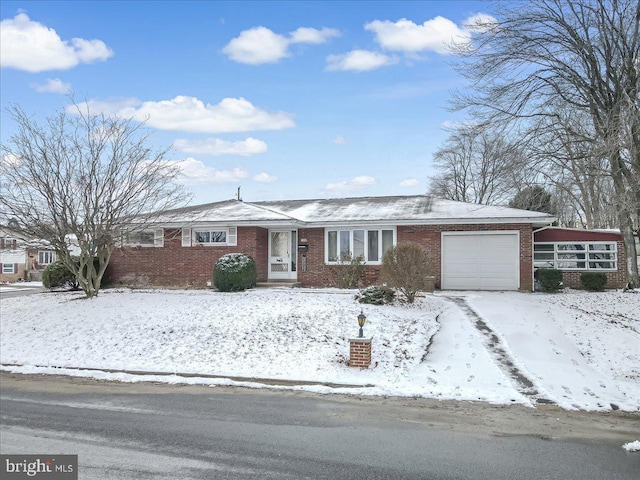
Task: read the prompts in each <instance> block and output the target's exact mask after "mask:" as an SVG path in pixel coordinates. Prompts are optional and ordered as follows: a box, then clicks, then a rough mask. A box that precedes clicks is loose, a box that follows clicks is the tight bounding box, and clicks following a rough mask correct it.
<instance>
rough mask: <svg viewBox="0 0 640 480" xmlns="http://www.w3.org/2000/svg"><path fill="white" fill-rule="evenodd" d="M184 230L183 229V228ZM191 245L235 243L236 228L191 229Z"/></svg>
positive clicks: (236, 237) (236, 239)
mask: <svg viewBox="0 0 640 480" xmlns="http://www.w3.org/2000/svg"><path fill="white" fill-rule="evenodd" d="M183 232H184V230H183ZM192 238H193V242H192V244H193V245H237V243H238V229H237V228H236V227H227V228H202V227H196V228H193V229H192ZM183 245H184V241H183Z"/></svg>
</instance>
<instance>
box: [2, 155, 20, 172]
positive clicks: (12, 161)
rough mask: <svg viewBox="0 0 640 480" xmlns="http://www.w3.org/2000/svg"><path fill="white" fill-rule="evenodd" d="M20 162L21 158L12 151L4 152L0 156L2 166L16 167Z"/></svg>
mask: <svg viewBox="0 0 640 480" xmlns="http://www.w3.org/2000/svg"><path fill="white" fill-rule="evenodd" d="M21 164H22V160H21V158H20V157H19V156H17V155H16V154H14V153H5V154H4V155H2V156H0V167H2V168H17V167H19V166H20V165H21Z"/></svg>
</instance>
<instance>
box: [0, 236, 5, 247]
mask: <svg viewBox="0 0 640 480" xmlns="http://www.w3.org/2000/svg"><path fill="white" fill-rule="evenodd" d="M0 248H4V238H0Z"/></svg>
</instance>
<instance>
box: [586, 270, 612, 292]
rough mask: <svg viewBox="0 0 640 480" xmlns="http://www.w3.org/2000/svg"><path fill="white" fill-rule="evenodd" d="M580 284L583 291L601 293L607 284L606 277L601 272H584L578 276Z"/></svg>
mask: <svg viewBox="0 0 640 480" xmlns="http://www.w3.org/2000/svg"><path fill="white" fill-rule="evenodd" d="M580 284H581V285H582V288H584V289H585V290H591V291H594V292H601V291H602V290H604V286H605V285H606V284H607V276H606V275H605V274H604V273H602V272H585V273H582V274H581V275H580Z"/></svg>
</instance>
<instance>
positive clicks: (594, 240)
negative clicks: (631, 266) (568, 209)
mask: <svg viewBox="0 0 640 480" xmlns="http://www.w3.org/2000/svg"><path fill="white" fill-rule="evenodd" d="M625 261H626V257H625V251H624V246H623V243H622V235H621V234H620V232H619V231H615V230H583V229H578V228H560V227H543V228H541V229H539V230H536V231H535V232H534V246H533V266H534V269H537V268H557V269H559V270H562V281H563V284H564V285H565V286H566V287H574V288H580V286H581V285H580V275H581V274H582V273H584V272H602V273H604V274H605V275H606V276H607V284H606V287H607V288H623V287H624V286H625V284H626V272H625Z"/></svg>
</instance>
